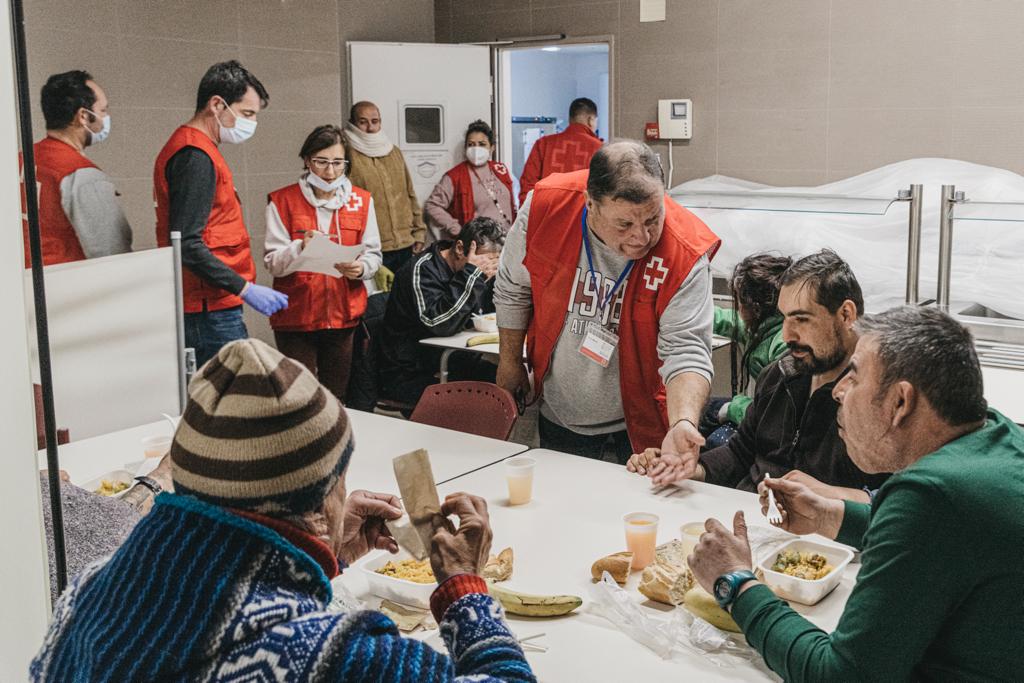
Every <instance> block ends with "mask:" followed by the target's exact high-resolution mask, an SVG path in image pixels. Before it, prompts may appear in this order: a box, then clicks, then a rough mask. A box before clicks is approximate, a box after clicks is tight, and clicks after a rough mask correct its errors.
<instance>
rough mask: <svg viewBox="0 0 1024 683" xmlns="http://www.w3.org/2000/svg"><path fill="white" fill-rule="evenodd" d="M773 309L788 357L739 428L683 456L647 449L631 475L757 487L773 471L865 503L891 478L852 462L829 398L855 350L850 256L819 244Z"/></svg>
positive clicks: (793, 271)
mask: <svg viewBox="0 0 1024 683" xmlns="http://www.w3.org/2000/svg"><path fill="white" fill-rule="evenodd" d="M778 306H779V312H781V313H782V315H783V326H782V338H783V340H784V341H785V342H786V344H787V345H788V346H789V353H787V354H786V355H785V356H783V357H782V358H780V359H779V360H778V361H776V362H775V363H772V364H771V365H769V366H768V367H767V368H765V369H764V371H763V372H762V373H761V375H760V376H759V377H758V378H757V390H756V392H755V395H754V402H753V404H751V406H750V410H748V411H747V414H746V416H745V417H744V419H743V422H742V423H741V424H740V427H739V429H738V430H737V432H736V434H735V435H733V437H732V438H731V439H729V441H728V442H727V443H725V444H724V445H722V446H720V447H718V448H714V449H711V450H709V451H705V452H704V453H702V454H701V455H700V456H699V458H692V459H689V460H684V459H682V458H680V457H678V456H674V455H668V456H665V457H660V454H659V453H658V451H657V450H656V449H648V450H647V451H646V452H644V453H640V454H637V455H634V456H633V457H632V458H631V459H630V461H629V463H628V465H627V468H628V469H629V470H630V471H632V472H638V473H640V474H647V475H648V476H650V477H651V478H652V480H653V481H654V483H655V484H658V485H662V484H667V483H671V482H675V481H681V480H684V479H693V480H695V481H705V482H707V483H709V484H718V485H720V486H728V487H731V488H737V489H740V490H742V491H756V490H757V484H758V482H760V481H761V480H762V479H763V478H764V476H765V474H770V475H771V476H772V477H783V476H786V477H787V478H793V479H797V480H799V481H801V482H804V483H807V484H813V485H817V486H819V487H822V488H825V489H830V490H831V495H832V497H842V498H848V499H850V500H858V501H862V502H868V501H869V500H870V498H869V493H868V491H869V490H876V489H878V487H879V486H881V485H882V482H884V481H885V479H886V478H887V477H888V475H884V474H883V475H868V474H865V473H864V472H862V471H861V470H859V469H858V468H857V466H856V465H854V464H853V461H852V460H850V457H849V456H848V455H847V454H846V445H845V444H844V443H843V440H842V439H840V438H839V431H838V426H837V425H836V411H837V408H838V404H837V403H836V402H835V400H834V399H833V398H832V389H833V388H834V387H835V385H836V383H837V382H838V381H839V380H840V379H841V378H842V377H843V376H844V375H845V374H846V372H847V367H848V365H849V363H850V356H852V355H853V351H854V349H855V347H856V346H857V334H856V332H854V330H853V324H854V322H855V321H856V320H857V318H858V317H859V316H861V315H863V314H864V297H863V295H862V293H861V289H860V284H859V283H858V282H857V278H856V277H854V275H853V272H852V271H851V270H850V267H849V266H848V265H847V264H846V262H845V261H843V260H842V259H841V258H839V256H837V255H836V254H835V252H833V251H830V250H828V249H825V250H822V251H820V252H818V253H815V254H811V255H809V256H806V257H804V258H802V259H800V260H799V261H796V262H795V263H794V264H793V265H792V266H790V267H789V268H788V269H787V270H786V272H785V273H784V274H783V275H782V278H781V280H780V290H779V304H778Z"/></svg>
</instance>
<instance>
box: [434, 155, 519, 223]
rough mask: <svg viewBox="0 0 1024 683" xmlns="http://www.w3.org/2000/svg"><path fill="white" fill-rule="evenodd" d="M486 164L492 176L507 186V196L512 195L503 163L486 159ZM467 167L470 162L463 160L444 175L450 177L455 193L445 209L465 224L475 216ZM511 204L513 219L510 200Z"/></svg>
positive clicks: (513, 219)
mask: <svg viewBox="0 0 1024 683" xmlns="http://www.w3.org/2000/svg"><path fill="white" fill-rule="evenodd" d="M487 165H488V166H489V167H490V169H491V172H492V173H494V176H495V177H496V178H497V179H498V180H500V181H501V182H502V184H503V185H504V186H505V187H507V188H508V196H509V197H512V196H513V195H512V175H511V174H510V173H509V172H508V168H507V167H506V166H505V164H499V163H498V162H497V161H488V162H487ZM469 169H470V163H469V162H468V161H463V162H462V163H461V164H459V165H458V166H456V167H455V168H452V169H451V170H450V171H448V172H447V173H445V175H446V176H448V177H449V178H451V181H452V187H453V188H455V193H454V194H453V195H452V203H451V204H449V205H448V209H447V210H448V213H450V214H451V216H452V218H454V219H455V220H457V221H458V222H459V225H465V224H466V223H468V222H470V221H471V220H473V219H474V218H475V217H476V205H475V204H474V203H473V181H472V179H471V178H470V176H469V174H470V170H469ZM511 204H512V205H513V206H512V215H511V216H509V218H510V219H511V220H512V221H515V219H516V207H515V202H514V201H513V202H511Z"/></svg>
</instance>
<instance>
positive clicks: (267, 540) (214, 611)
mask: <svg viewBox="0 0 1024 683" xmlns="http://www.w3.org/2000/svg"><path fill="white" fill-rule="evenodd" d="M352 450H353V438H352V429H351V426H350V425H349V422H348V419H347V417H346V415H345V411H344V409H343V408H342V407H341V404H340V403H338V401H337V399H336V398H334V396H333V395H332V394H331V393H330V392H328V391H327V390H326V389H324V387H323V386H321V385H320V383H319V382H318V381H317V380H316V378H314V377H313V375H312V374H311V373H310V372H309V371H308V370H307V369H306V368H305V367H303V366H302V365H301V364H299V363H296V362H295V361H292V360H290V359H288V358H286V357H284V356H283V355H281V354H280V353H279V352H277V351H276V350H274V349H272V348H270V347H269V346H267V345H266V344H264V343H263V342H260V341H258V340H254V339H246V340H241V341H237V342H233V343H231V344H228V345H227V346H225V347H223V348H222V349H221V350H220V352H219V353H218V354H217V356H216V357H214V358H213V359H211V360H210V361H209V362H208V363H207V364H206V365H205V366H203V368H202V370H200V372H199V374H198V375H197V376H196V377H195V379H193V381H192V383H191V384H190V385H189V402H188V405H187V407H186V409H185V414H184V416H183V418H182V421H181V424H180V425H179V427H178V431H177V433H176V434H175V437H174V443H173V445H172V446H171V462H172V467H173V479H174V487H175V493H174V494H170V493H163V494H161V495H160V496H159V497H158V498H157V499H156V502H155V504H154V506H153V510H152V512H150V514H149V515H148V516H146V517H145V518H144V519H143V520H142V521H141V522H140V523H139V524H138V525H137V526H136V527H135V530H134V531H133V532H132V534H131V536H129V537H128V539H127V540H126V541H125V543H124V545H122V546H121V548H120V549H119V550H118V551H117V552H116V553H114V555H113V556H111V557H110V558H109V560H107V561H106V562H105V563H100V564H97V565H94V566H92V567H90V568H89V569H86V570H85V571H84V572H82V574H80V575H79V576H78V577H77V578H76V579H75V581H74V582H73V583H72V584H71V585H70V586H69V588H68V589H67V591H66V592H65V593H64V595H63V596H62V597H61V599H60V601H59V602H58V603H57V606H56V609H55V612H54V618H53V623H52V624H51V626H50V630H49V633H48V634H47V636H46V640H45V641H44V643H43V647H42V650H41V651H40V652H39V654H38V655H37V656H36V659H35V660H34V661H33V662H32V666H31V675H32V678H33V680H37V681H69V680H88V681H115V680H116V681H122V680H131V681H148V680H188V681H236V680H259V681H322V680H323V681H386V682H392V681H394V682H396V683H398V682H406V681H408V682H409V683H412V682H414V681H415V682H417V683H418V682H420V681H451V680H456V681H458V680H473V681H534V680H535V679H534V676H533V674H532V672H531V671H530V667H529V665H528V664H527V663H526V660H525V658H524V657H523V653H522V650H521V649H520V648H519V645H518V643H517V642H516V639H515V637H514V636H513V635H512V633H511V632H510V631H509V629H508V627H507V625H506V624H505V622H504V619H503V616H502V614H503V613H502V610H501V607H500V605H498V604H497V603H496V602H495V601H494V600H493V599H492V598H491V597H489V596H488V595H487V586H486V584H485V583H484V581H483V579H481V578H480V576H479V572H480V570H481V568H482V566H483V562H484V561H485V560H486V558H487V555H488V551H489V549H490V539H491V531H490V524H489V521H488V517H487V506H486V503H485V502H484V501H483V500H482V499H480V498H477V497H475V496H470V495H467V494H456V495H453V496H449V497H448V499H446V500H445V503H444V505H443V506H442V513H443V514H445V515H449V514H455V515H458V516H459V520H460V523H459V526H458V528H457V529H454V531H453V530H452V529H451V528H450V527H449V526H448V525H445V524H443V523H442V520H441V519H440V518H439V519H438V520H437V524H436V529H435V534H434V537H433V548H432V552H431V564H432V565H433V570H434V574H435V576H437V578H438V581H439V584H440V585H439V587H438V588H437V590H436V591H435V592H434V595H433V596H432V598H431V609H432V611H433V612H434V616H435V618H436V619H437V621H438V623H439V624H440V626H441V635H442V637H443V638H444V641H445V644H446V645H447V647H448V651H449V652H450V653H451V654H450V656H445V655H442V654H440V653H439V652H437V651H436V650H434V649H433V648H431V647H430V646H429V645H426V644H424V643H421V642H419V641H415V640H410V639H404V638H401V637H400V635H399V633H398V629H397V627H396V626H395V624H394V623H393V622H392V621H391V620H390V619H388V618H387V617H386V616H384V615H383V614H381V613H379V612H371V611H358V612H352V613H335V612H326V611H325V609H326V607H327V605H328V603H330V601H331V584H330V580H331V579H332V578H334V577H335V576H337V575H338V573H339V572H340V570H341V569H342V568H344V567H345V566H347V565H348V564H349V563H351V562H353V561H355V560H357V559H358V558H359V557H361V556H362V555H364V554H366V553H367V552H369V551H370V550H372V549H374V548H386V549H389V550H391V551H392V552H394V551H397V545H396V544H395V541H394V539H392V538H391V536H390V535H389V534H388V533H387V530H386V527H385V526H384V522H385V521H386V520H388V519H396V518H397V517H399V516H400V515H401V508H400V503H399V501H398V499H397V498H395V497H394V496H391V495H387V494H376V493H369V492H366V491H355V492H353V493H352V494H351V495H350V496H348V497H347V498H346V492H345V470H346V467H347V466H348V461H349V458H350V457H351V455H352Z"/></svg>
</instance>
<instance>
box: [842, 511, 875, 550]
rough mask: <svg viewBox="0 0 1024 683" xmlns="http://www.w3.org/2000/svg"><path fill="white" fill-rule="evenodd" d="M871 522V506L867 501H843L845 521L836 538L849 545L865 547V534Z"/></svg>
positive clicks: (858, 547)
mask: <svg viewBox="0 0 1024 683" xmlns="http://www.w3.org/2000/svg"><path fill="white" fill-rule="evenodd" d="M870 523H871V506H870V505H868V504H867V503H856V502H854V501H852V500H844V501H843V523H842V525H840V527H839V533H838V534H836V540H837V541H838V542H840V543H843V544H845V545H848V546H852V547H854V548H857V549H858V550H859V549H860V548H862V547H863V543H864V534H866V533H867V531H868V525H869V524H870Z"/></svg>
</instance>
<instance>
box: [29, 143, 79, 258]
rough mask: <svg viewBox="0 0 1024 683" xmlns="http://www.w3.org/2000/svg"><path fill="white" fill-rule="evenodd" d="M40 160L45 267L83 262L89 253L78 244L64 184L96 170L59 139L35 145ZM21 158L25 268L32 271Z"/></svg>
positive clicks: (38, 175) (37, 176)
mask: <svg viewBox="0 0 1024 683" xmlns="http://www.w3.org/2000/svg"><path fill="white" fill-rule="evenodd" d="M32 150H33V152H34V153H35V160H36V187H37V188H38V193H37V195H36V196H37V197H38V202H39V237H40V240H41V242H42V247H43V265H44V266H50V265H53V264H55V263H68V262H69V261H82V260H84V259H85V252H84V251H82V243H81V242H79V241H78V235H77V234H75V228H74V227H73V226H72V225H71V221H69V220H68V217H67V214H65V213H64V207H63V206H61V202H60V199H61V196H60V184H61V182H63V180H64V179H65V178H66V177H68V176H69V175H71V174H72V173H74V172H75V171H78V170H80V169H83V168H96V164H94V163H92V162H91V161H89V160H88V159H86V158H85V157H84V156H82V153H81V152H79V151H78V150H77V149H75V148H74V147H72V146H71V145H69V144H68V143H66V142H62V141H61V140H57V139H56V138H50V137H47V138H43V139H42V140H40V141H39V142H37V143H36V144H34V145H32ZM23 163H24V161H23V159H22V158H21V156H20V155H19V157H18V168H19V169H20V170H21V172H22V177H21V215H22V220H21V229H22V232H23V235H24V238H25V267H26V268H31V267H32V257H31V255H30V253H29V247H28V206H27V204H26V202H25V175H24V168H23V167H22V164H23Z"/></svg>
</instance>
